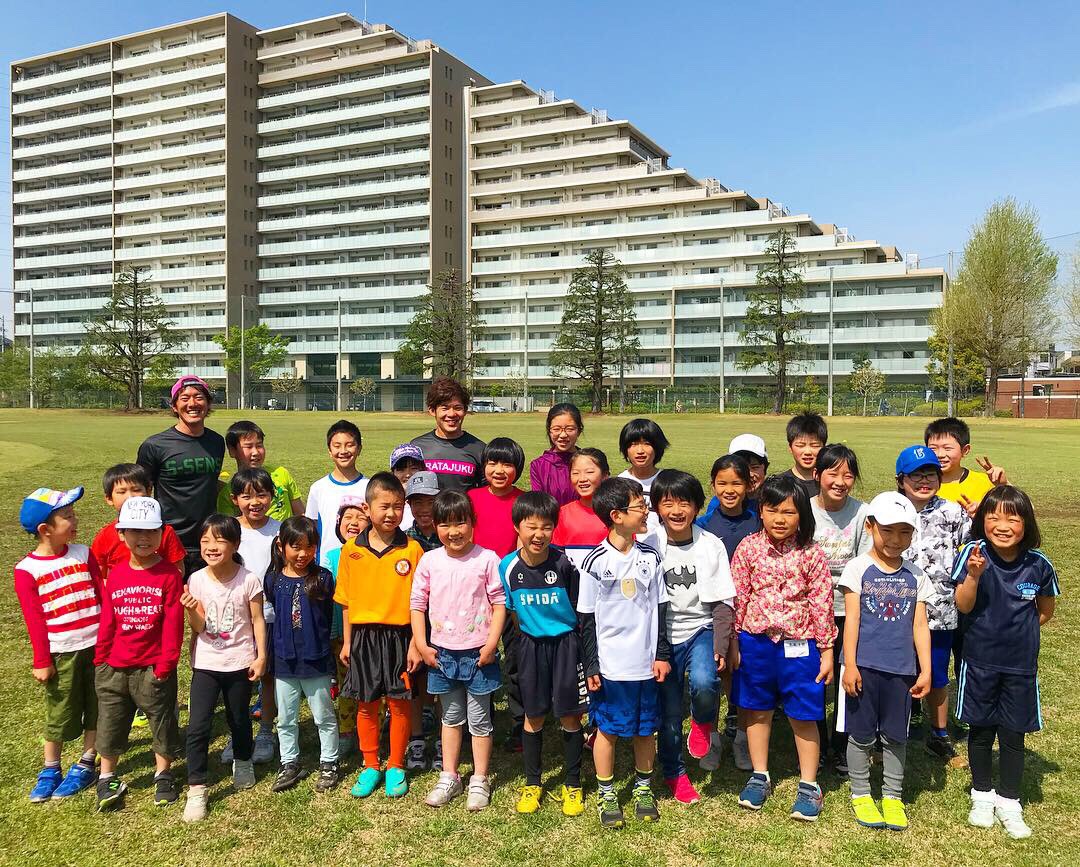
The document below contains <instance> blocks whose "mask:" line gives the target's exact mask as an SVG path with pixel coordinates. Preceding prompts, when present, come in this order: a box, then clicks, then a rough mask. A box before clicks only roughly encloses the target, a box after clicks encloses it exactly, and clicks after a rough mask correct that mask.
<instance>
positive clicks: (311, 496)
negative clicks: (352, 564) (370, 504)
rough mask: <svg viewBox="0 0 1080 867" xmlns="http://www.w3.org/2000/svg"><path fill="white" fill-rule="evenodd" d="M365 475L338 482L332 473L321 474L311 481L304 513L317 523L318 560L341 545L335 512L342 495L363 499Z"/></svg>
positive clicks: (365, 486) (339, 504)
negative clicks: (319, 477) (321, 475)
mask: <svg viewBox="0 0 1080 867" xmlns="http://www.w3.org/2000/svg"><path fill="white" fill-rule="evenodd" d="M367 483H368V480H367V476H365V475H364V474H363V473H361V474H360V475H359V476H357V477H356V478H355V479H353V480H352V481H351V482H339V481H338V480H337V479H335V478H334V477H333V476H332V475H326V476H323V477H322V478H321V479H316V480H315V481H314V482H312V483H311V488H310V489H309V490H308V495H307V508H306V509H304V514H305V515H307V516H308V517H309V518H312V519H313V520H314V521H315V523H316V524H318V525H319V562H320V563H322V562H324V558H325V557H326V555H327V553H329V552H330V551H333V550H335V549H336V548H340V547H341V542H339V541H338V537H337V530H336V524H337V513H338V509H339V508H340V507H341V500H342V498H343V497H356V498H357V499H360V500H363V499H364V493H365V492H366V491H367Z"/></svg>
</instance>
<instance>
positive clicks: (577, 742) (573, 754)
mask: <svg viewBox="0 0 1080 867" xmlns="http://www.w3.org/2000/svg"><path fill="white" fill-rule="evenodd" d="M562 737H563V766H564V767H565V769H566V785H567V786H568V787H569V788H571V789H579V788H581V754H582V752H584V750H585V732H584V731H582V730H581V729H577V730H576V731H572V732H568V731H566V730H565V729H564V730H563V733H562Z"/></svg>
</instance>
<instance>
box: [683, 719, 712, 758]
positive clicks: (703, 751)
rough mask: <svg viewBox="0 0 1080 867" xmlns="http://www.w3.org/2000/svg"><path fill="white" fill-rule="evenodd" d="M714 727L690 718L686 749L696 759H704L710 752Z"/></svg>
mask: <svg viewBox="0 0 1080 867" xmlns="http://www.w3.org/2000/svg"><path fill="white" fill-rule="evenodd" d="M711 737H712V729H711V728H710V727H709V726H707V725H705V724H704V723H699V722H698V721H697V720H690V734H689V735H687V737H686V749H687V750H689V751H690V755H691V756H693V757H694V758H695V759H703V758H705V756H706V755H708V753H709V745H710V742H711V741H710V738H711Z"/></svg>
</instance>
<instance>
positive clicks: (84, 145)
mask: <svg viewBox="0 0 1080 867" xmlns="http://www.w3.org/2000/svg"><path fill="white" fill-rule="evenodd" d="M110 145H112V133H111V132H106V133H96V134H94V135H85V136H75V137H74V138H66V139H63V140H58V141H47V142H41V143H39V144H33V145H22V146H21V147H15V148H12V150H11V158H12V159H13V160H28V159H36V158H37V157H43V156H46V155H48V154H62V153H67V152H68V151H88V150H92V149H94V148H100V147H109V146H110Z"/></svg>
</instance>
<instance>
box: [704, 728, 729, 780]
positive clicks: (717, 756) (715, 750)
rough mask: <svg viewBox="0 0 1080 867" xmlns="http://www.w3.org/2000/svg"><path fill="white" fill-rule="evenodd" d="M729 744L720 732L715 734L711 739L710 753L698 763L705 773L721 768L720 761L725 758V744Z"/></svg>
mask: <svg viewBox="0 0 1080 867" xmlns="http://www.w3.org/2000/svg"><path fill="white" fill-rule="evenodd" d="M725 743H727V738H725V737H724V736H723V735H722V734H721V733H720V732H713V733H712V735H710V737H709V751H708V752H707V753H705V755H704V756H702V757H701V759H700V760H699V761H698V765H700V766H701V770H703V771H715V770H716V769H717V768H719V767H720V761H721V760H722V759H723V758H724V744H725Z"/></svg>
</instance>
